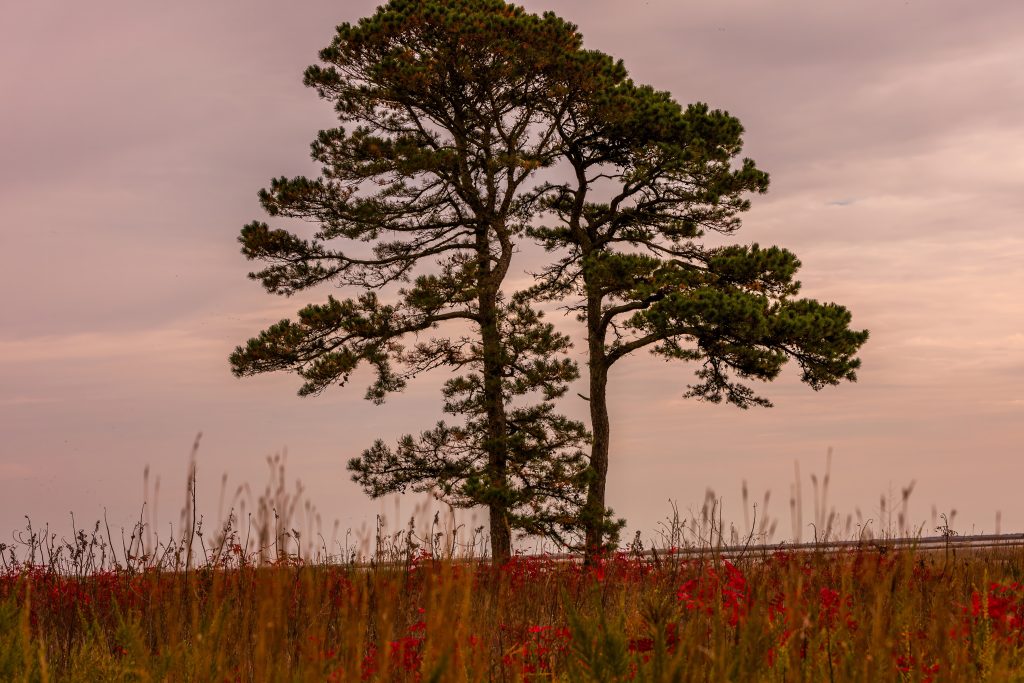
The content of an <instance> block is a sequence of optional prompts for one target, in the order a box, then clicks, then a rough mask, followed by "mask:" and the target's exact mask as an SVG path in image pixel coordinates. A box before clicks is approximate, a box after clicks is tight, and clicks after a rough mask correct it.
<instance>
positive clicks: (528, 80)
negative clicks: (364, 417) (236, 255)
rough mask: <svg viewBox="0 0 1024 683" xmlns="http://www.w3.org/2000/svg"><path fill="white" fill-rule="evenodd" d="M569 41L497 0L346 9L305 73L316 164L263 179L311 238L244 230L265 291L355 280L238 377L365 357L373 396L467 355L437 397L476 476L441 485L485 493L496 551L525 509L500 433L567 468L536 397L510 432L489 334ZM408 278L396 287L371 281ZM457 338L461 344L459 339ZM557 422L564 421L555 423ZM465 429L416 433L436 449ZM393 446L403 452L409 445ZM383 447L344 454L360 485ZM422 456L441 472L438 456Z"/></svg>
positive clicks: (497, 339) (329, 369)
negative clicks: (315, 96) (420, 337)
mask: <svg viewBox="0 0 1024 683" xmlns="http://www.w3.org/2000/svg"><path fill="white" fill-rule="evenodd" d="M580 40H581V39H580V36H579V34H578V33H577V32H576V29H575V27H574V26H572V25H571V24H568V23H566V22H564V21H562V20H560V19H559V18H557V17H555V16H554V15H552V14H545V15H544V16H536V15H532V14H528V13H526V12H525V11H523V10H522V9H521V8H518V7H515V6H512V5H508V4H506V3H504V2H502V1H501V0H391V2H389V3H387V4H386V5H384V6H382V7H381V8H379V9H378V11H377V12H376V13H375V14H374V15H372V16H370V17H368V18H364V19H362V20H360V21H359V22H358V23H356V24H354V25H353V24H342V25H341V26H339V27H338V30H337V34H336V36H335V38H334V40H333V41H332V43H331V45H330V46H329V47H327V48H326V49H324V50H323V51H322V52H321V53H320V57H321V60H322V62H323V65H321V66H311V67H310V68H309V69H308V70H307V71H306V74H305V82H306V84H307V85H309V86H312V87H314V88H315V89H316V90H317V91H318V92H319V93H320V95H321V96H322V97H323V98H325V99H327V100H329V101H331V102H332V103H334V106H335V109H336V111H337V114H338V117H339V120H340V122H341V123H342V124H343V125H348V126H349V128H341V127H339V128H336V129H333V130H326V131H322V132H321V133H320V134H319V136H318V138H317V140H316V141H315V142H314V143H313V146H312V153H313V158H314V160H315V161H317V162H318V163H319V164H321V165H322V167H323V174H322V176H321V177H319V178H315V179H309V178H304V177H299V178H292V179H287V178H279V179H276V180H274V181H273V182H272V184H271V186H270V188H269V189H268V190H264V191H262V192H261V194H260V199H261V202H262V204H263V206H264V208H265V209H266V211H267V212H268V213H269V214H270V215H271V216H280V217H287V218H298V219H304V220H307V221H311V222H313V223H314V224H315V225H316V226H317V228H316V231H315V233H314V235H313V236H312V238H311V239H309V238H304V237H302V236H300V235H297V234H294V233H292V232H289V231H287V230H284V229H281V228H277V229H271V228H270V227H269V226H268V225H267V224H266V223H264V222H259V221H258V222H254V223H251V224H250V225H247V226H246V227H245V228H244V229H243V230H242V234H241V237H240V241H241V242H242V245H243V253H244V254H245V255H246V256H247V257H248V258H250V259H257V260H262V261H265V262H267V264H268V265H267V266H266V267H265V268H263V269H262V270H259V271H257V272H255V273H252V274H251V277H253V278H255V279H257V280H259V281H260V282H262V284H263V286H264V287H265V288H266V289H267V291H269V292H271V293H276V294H284V295H291V294H295V293H297V292H299V291H302V290H306V289H309V288H311V287H315V286H316V285H319V284H321V283H333V284H336V285H350V286H355V287H359V288H362V289H364V290H366V291H365V292H364V293H363V294H362V295H360V296H358V297H357V298H354V299H348V300H344V301H339V300H336V299H334V298H328V301H327V302H326V303H324V304H319V305H311V306H308V307H306V308H304V309H302V310H301V311H299V314H298V319H297V320H296V321H289V320H284V321H281V322H280V323H278V324H276V325H273V326H271V327H270V328H268V329H267V330H265V331H264V332H262V333H261V334H260V335H259V336H258V337H256V338H254V339H252V340H250V341H249V342H248V344H247V345H245V346H244V347H239V348H238V349H237V350H236V351H235V353H234V354H233V355H232V357H231V363H232V367H233V371H234V372H235V373H236V374H237V375H240V376H241V375H250V374H255V373H260V372H268V371H274V370H291V371H295V372H297V373H298V374H299V375H300V376H302V377H303V379H304V380H305V383H304V384H303V386H302V389H301V391H300V393H301V394H313V393H317V392H319V391H322V390H323V389H324V388H326V387H328V386H330V385H331V384H343V383H344V382H345V381H346V380H347V379H348V377H349V375H350V374H351V373H352V372H353V370H354V369H355V368H356V367H357V366H359V365H360V364H361V363H367V364H370V365H371V366H373V367H374V368H375V370H376V380H375V382H374V383H373V385H372V386H371V387H370V389H369V391H368V397H369V398H371V399H373V400H376V401H382V400H383V399H384V397H385V395H386V394H387V393H388V392H391V391H396V390H400V389H401V388H402V387H403V386H404V385H405V382H406V381H407V380H408V379H409V378H410V377H412V376H414V375H416V374H417V373H419V372H421V371H423V370H425V369H429V368H432V367H437V366H441V365H448V366H450V367H457V368H463V367H464V366H465V365H466V364H467V363H468V364H469V365H470V366H471V367H470V369H471V370H472V372H471V373H470V374H468V375H466V376H465V377H464V378H463V379H462V380H460V381H459V382H462V383H461V384H460V383H459V382H456V383H455V384H450V385H449V390H448V402H449V404H450V407H451V408H452V412H455V413H458V414H462V415H464V416H465V417H466V419H467V423H466V425H464V426H463V427H462V428H461V429H464V430H465V431H466V434H467V435H468V437H467V438H468V442H469V443H471V444H472V446H471V447H472V449H473V454H472V456H466V458H465V459H463V460H460V462H463V463H464V464H465V462H468V461H472V467H471V468H470V469H472V470H473V471H474V472H475V473H476V474H474V475H472V476H469V475H467V476H466V478H465V479H464V480H460V481H461V482H462V483H460V484H458V486H456V485H455V484H454V483H453V484H452V488H451V491H452V493H453V495H456V491H461V494H464V495H467V496H471V497H472V496H475V500H477V501H478V502H482V503H484V504H486V505H487V506H488V509H489V514H490V537H491V543H492V549H493V555H494V558H495V559H497V560H500V559H502V558H504V557H507V556H508V555H509V553H510V547H511V543H510V542H511V531H512V526H513V524H519V521H522V520H519V521H517V519H518V517H517V516H519V517H521V513H522V511H523V510H524V509H526V508H527V507H529V501H527V500H525V498H524V496H525V493H524V491H526V490H528V488H529V487H527V488H525V489H524V488H523V487H522V486H520V487H519V489H518V490H519V492H518V493H513V492H512V491H513V489H515V488H516V487H515V486H513V485H512V484H510V476H512V474H511V469H510V468H513V467H521V462H520V461H521V460H522V459H523V458H525V457H526V456H525V455H524V453H523V452H517V453H513V452H512V451H511V449H513V448H519V449H520V451H527V450H529V451H532V455H531V456H530V458H532V459H533V460H536V459H537V451H538V450H543V449H545V448H551V449H553V452H555V451H559V449H561V450H564V451H565V453H567V454H568V455H567V457H568V458H569V462H568V464H567V465H566V467H567V468H568V469H571V468H572V467H573V466H574V465H573V464H572V462H571V461H572V458H573V457H575V456H574V455H571V454H572V453H573V449H572V444H571V443H570V442H572V441H573V439H576V438H577V437H579V436H580V434H579V429H578V425H574V424H569V423H564V424H563V423H559V422H558V421H557V420H555V419H554V418H553V417H552V414H551V412H550V405H549V403H550V402H549V401H547V402H542V407H541V408H538V409H537V410H539V411H540V412H539V413H538V414H536V415H534V416H533V420H534V427H533V430H534V432H533V433H532V435H531V436H529V437H528V438H526V439H525V440H524V439H523V437H521V436H516V435H515V434H521V433H523V429H524V424H519V423H523V422H524V421H526V418H527V417H529V416H525V415H523V414H521V413H518V412H515V410H512V411H511V413H510V405H509V404H510V394H514V393H516V391H517V389H516V387H517V386H518V385H516V384H515V382H517V381H518V379H517V377H518V375H519V373H520V369H519V368H517V367H516V365H515V361H516V359H517V358H518V356H517V355H516V354H515V353H510V351H509V349H508V348H507V343H506V340H505V339H503V337H502V334H503V330H502V325H503V319H505V320H510V319H512V318H514V317H516V316H519V315H520V313H521V312H520V311H518V310H513V309H511V308H507V307H506V304H503V303H502V283H503V281H504V278H505V276H506V274H507V273H508V270H509V265H510V263H511V259H512V254H513V250H514V248H515V243H516V240H517V239H518V237H519V235H520V234H521V233H522V231H523V230H524V228H525V226H526V224H527V223H528V221H529V220H530V219H531V217H532V216H533V215H534V211H535V209H536V199H537V196H536V194H535V193H532V192H530V191H528V190H529V188H528V187H527V185H526V183H527V181H528V179H529V178H530V177H531V175H532V174H533V173H534V171H535V170H536V169H538V168H541V167H544V166H548V165H550V164H551V163H552V162H553V160H554V159H555V155H556V153H557V152H558V149H559V146H560V143H559V141H558V136H557V133H556V127H557V126H556V122H557V109H558V108H557V107H555V110H556V113H555V114H554V115H553V108H552V102H553V101H555V100H557V99H558V98H559V97H560V96H562V94H564V93H565V92H566V89H565V87H564V85H563V83H564V80H565V73H566V69H565V68H564V67H565V66H566V64H567V63H572V62H574V61H576V60H578V59H579V54H580V52H579V48H580ZM338 243H340V245H339V244H338ZM335 245H337V246H335ZM410 281H411V284H409V285H406V286H404V287H403V288H402V289H401V290H400V291H399V293H398V295H397V300H395V301H393V302H392V303H384V302H382V301H381V299H380V298H379V296H378V294H377V293H376V292H377V291H379V290H381V289H382V288H384V289H385V291H388V289H387V288H388V286H389V285H392V284H393V283H405V282H410ZM442 323H448V324H451V325H454V326H455V327H454V330H455V331H454V332H453V334H454V335H456V338H443V337H442V338H439V339H435V340H432V341H430V342H423V343H420V344H418V345H416V346H415V348H413V349H412V350H408V349H407V348H406V344H407V339H408V338H409V337H410V335H415V334H418V333H421V332H423V331H426V330H430V329H433V328H435V327H436V326H438V325H440V324H442ZM538 324H539V323H538ZM466 328H468V329H469V330H470V331H469V332H467V333H465V334H466V338H465V340H464V341H458V340H459V339H461V337H458V335H461V334H462V333H463V332H464V330H465V329H466ZM524 334H526V333H524ZM526 337H529V334H526ZM524 338H525V337H524ZM559 343H560V342H559ZM460 345H463V346H465V345H470V346H472V352H471V353H468V355H462V354H460V353H459V350H458V349H456V348H455V347H457V346H460ZM556 350H557V349H556ZM467 358H469V360H467ZM544 381H545V382H549V383H551V384H552V386H554V384H556V383H557V382H558V381H559V378H558V376H557V373H556V374H555V375H554V376H551V377H547V378H546V379H545V380H544ZM510 382H511V384H510ZM527 383H529V382H528V381H527ZM468 384H472V385H473V386H472V388H469V387H468ZM545 405H547V407H543V406H545ZM510 420H511V422H510ZM563 427H564V428H565V429H566V430H567V434H568V435H569V436H566V437H565V438H561V437H556V435H555V432H556V431H557V430H558V429H561V428H563ZM513 432H515V434H513ZM573 434H575V436H572V435H573ZM461 435H462V434H461V433H458V434H455V435H454V436H452V435H451V434H448V435H445V436H444V437H443V438H442V437H441V436H439V435H438V434H434V435H433V436H432V437H429V438H433V439H435V440H439V441H444V442H445V444H446V448H447V445H450V444H451V443H452V439H455V440H456V441H457V440H458V439H457V438H456V437H457V436H461ZM425 438H427V437H425ZM403 443H408V442H403ZM563 446H564V447H565V448H562V447H563ZM442 450H443V449H442ZM399 451H400V452H402V453H404V454H408V455H409V456H410V457H412V449H410V448H404V447H403V446H400V447H399ZM438 452H440V450H439V451H438ZM449 452H450V453H451V452H454V451H449ZM378 456H379V457H378ZM388 457H390V456H387V455H385V453H384V451H383V450H382V449H381V448H380V447H375V448H374V449H371V451H369V452H368V453H367V454H365V455H364V456H363V458H361V459H359V460H358V461H357V462H356V463H354V467H355V470H356V477H357V479H358V480H359V481H361V482H362V483H363V484H364V486H366V488H367V489H368V490H369V491H370V492H371V493H375V492H379V491H384V490H389V489H390V488H395V487H397V486H399V483H400V482H401V477H398V478H397V479H396V480H395V482H394V483H392V484H385V483H384V482H383V481H382V480H381V479H380V477H382V476H384V474H385V473H384V472H383V471H382V470H380V468H377V469H374V465H373V464H372V463H381V462H383V461H385V460H386V459H387V458H388ZM460 457H461V456H460ZM455 459H456V460H459V458H455ZM460 467H461V466H460ZM467 467H468V465H467ZM456 469H458V468H456ZM462 469H463V470H465V469H466V468H462ZM434 472H435V473H436V474H437V475H438V477H441V482H442V485H447V484H446V483H445V482H446V481H447V480H446V479H444V477H445V476H448V470H444V471H441V470H436V469H435V470H434ZM556 475H557V476H556ZM458 476H459V477H462V474H460V475H458ZM516 476H518V474H517V475H516ZM567 476H568V475H566V474H565V473H564V472H557V473H555V474H551V476H550V477H548V478H549V479H550V480H551V481H554V480H556V479H559V478H561V479H563V480H565V479H566V477H567ZM569 478H571V477H569ZM563 493H564V491H562V492H560V493H559V495H562V494H563ZM461 494H459V495H461ZM538 495H540V493H538ZM519 526H522V527H523V528H527V527H528V524H526V523H525V522H523V523H522V524H519Z"/></svg>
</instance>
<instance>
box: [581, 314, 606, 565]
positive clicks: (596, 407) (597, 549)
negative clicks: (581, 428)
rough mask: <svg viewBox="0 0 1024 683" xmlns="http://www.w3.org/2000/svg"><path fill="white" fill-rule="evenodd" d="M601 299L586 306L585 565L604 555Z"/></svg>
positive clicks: (603, 398)
mask: <svg viewBox="0 0 1024 683" xmlns="http://www.w3.org/2000/svg"><path fill="white" fill-rule="evenodd" d="M600 321H601V299H600V296H599V295H591V296H590V297H589V298H588V302H587V347H588V349H587V350H588V354H587V355H588V365H589V368H590V428H591V430H592V432H593V441H592V443H591V447H590V474H591V477H590V482H589V484H588V488H587V502H586V508H585V510H584V514H583V527H584V533H585V539H586V548H585V549H586V562H587V563H588V564H589V563H591V562H593V560H594V559H595V558H596V557H597V555H599V554H600V553H602V552H603V551H604V545H605V541H606V539H605V537H604V536H605V533H604V532H605V525H604V516H605V497H604V491H605V483H606V482H607V480H608V440H609V436H610V434H611V425H610V423H609V420H608V396H607V389H608V362H607V358H606V356H605V348H604V334H603V333H602V331H601V326H600Z"/></svg>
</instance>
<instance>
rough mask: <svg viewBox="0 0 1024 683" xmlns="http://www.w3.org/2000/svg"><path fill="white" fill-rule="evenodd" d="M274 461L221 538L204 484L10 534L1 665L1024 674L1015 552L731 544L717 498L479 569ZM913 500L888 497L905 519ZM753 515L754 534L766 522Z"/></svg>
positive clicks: (448, 539) (601, 675) (457, 543)
mask: <svg viewBox="0 0 1024 683" xmlns="http://www.w3.org/2000/svg"><path fill="white" fill-rule="evenodd" d="M271 466H272V467H271V484H269V485H268V486H267V488H266V489H265V490H264V493H263V494H262V495H261V496H259V498H258V499H256V500H255V502H253V503H250V508H249V509H250V514H246V515H241V516H240V515H237V514H234V513H232V514H229V515H228V517H227V519H226V520H225V521H224V522H223V523H222V524H221V525H219V526H218V527H217V528H216V529H214V530H211V531H204V530H203V523H202V519H201V518H198V517H197V515H196V512H195V511H196V493H195V492H196V484H195V478H194V476H192V477H190V479H189V486H188V490H189V495H188V496H187V503H186V505H185V506H184V509H183V511H182V517H181V520H180V523H179V529H180V531H179V533H178V535H177V536H175V535H174V534H173V533H172V534H170V535H168V536H167V537H166V538H162V539H161V538H159V537H158V536H156V534H155V533H153V530H151V529H149V528H147V524H146V521H145V515H142V516H140V520H139V522H138V524H136V526H135V528H134V529H132V530H129V531H128V532H126V533H124V534H117V535H115V534H113V533H112V532H111V530H110V529H109V527H108V526H107V525H105V524H104V523H97V524H95V525H94V526H92V527H91V528H89V529H79V528H76V529H75V531H74V533H73V535H72V537H71V538H58V537H57V535H56V534H54V533H52V532H51V531H49V530H48V529H46V528H44V529H42V530H40V529H35V528H33V527H32V526H31V524H29V525H28V526H27V528H26V529H25V530H24V532H22V533H21V534H20V535H16V539H17V540H18V542H17V543H15V546H16V547H11V546H10V545H9V544H8V545H7V546H5V547H3V548H0V556H2V558H3V559H2V560H0V572H2V574H0V680H2V681H97V680H117V681H120V680H126V681H127V680H132V681H136V680H138V681H148V680H167V681H307V680H309V681H359V680H381V681H540V680H558V681H602V682H603V681H627V680H636V681H748V680H755V681H826V680H827V681H929V680H931V681H940V680H941V681H947V680H954V681H957V680H963V681H975V680H991V681H1010V680H1024V585H1022V584H1024V550H1021V549H1015V548H1000V549H994V550H985V551H977V550H974V551H966V550H959V551H958V550H956V549H955V548H945V549H943V550H940V551H938V552H933V551H927V550H924V549H920V548H909V549H899V550H897V549H895V548H894V547H893V546H891V545H887V543H886V542H885V540H884V539H882V540H881V541H876V542H873V543H865V544H864V545H863V546H861V547H859V548H855V549H851V550H848V551H844V552H841V553H830V552H826V551H825V549H824V547H823V546H822V547H819V548H818V549H816V550H812V551H809V552H794V551H785V550H779V551H777V552H769V551H766V550H763V549H762V550H760V551H758V552H741V553H739V554H738V556H737V555H736V554H735V553H734V554H733V555H732V556H731V557H730V559H726V557H725V556H723V555H722V554H720V553H719V552H718V548H720V546H721V545H722V543H727V542H729V541H730V540H735V539H734V538H732V537H733V536H734V534H735V533H736V531H735V530H729V531H726V530H725V529H724V528H723V524H722V521H721V519H722V517H721V510H720V507H718V505H717V502H716V498H715V496H714V495H713V494H710V493H709V495H708V497H707V499H706V500H705V504H704V507H703V508H702V510H701V511H700V512H698V513H696V514H691V515H689V516H688V517H687V518H686V519H681V518H680V516H679V514H678V511H674V513H673V516H672V517H671V518H670V519H669V520H667V521H666V523H665V524H664V525H662V527H661V529H660V533H659V534H658V538H657V539H656V543H655V547H654V548H653V549H652V548H651V547H650V542H648V544H647V546H648V547H644V544H642V543H640V541H639V538H638V539H635V540H634V543H633V544H632V547H631V549H630V550H629V551H625V552H622V553H619V554H616V555H613V556H610V557H608V558H606V560H604V561H602V562H599V563H596V564H594V565H593V566H586V567H585V566H583V565H581V564H579V563H576V562H572V561H562V560H557V559H554V558H551V557H544V556H541V557H529V558H527V557H521V558H515V559H513V560H512V561H511V562H509V563H508V564H507V565H505V566H501V567H494V566H491V565H490V564H489V563H486V562H476V561H474V558H475V557H480V556H485V555H486V548H485V546H484V545H483V540H482V539H480V538H479V536H478V534H476V533H474V530H468V531H467V530H465V529H462V530H459V529H458V528H457V527H455V525H454V524H451V523H449V524H447V525H446V524H444V522H443V520H440V519H439V517H434V518H433V520H432V521H431V520H429V518H428V519H427V520H425V521H426V522H427V524H426V525H425V527H424V528H423V529H419V530H417V529H416V528H415V525H410V527H408V528H406V529H403V530H398V531H392V532H386V530H385V529H384V528H383V527H382V526H381V525H378V527H377V529H376V530H374V531H373V532H372V534H371V535H370V536H372V537H367V538H363V539H362V540H361V541H360V542H359V543H357V544H355V546H357V547H354V548H353V549H351V551H349V549H347V548H346V550H345V551H343V552H335V553H331V552H330V551H329V547H328V544H327V543H326V542H324V541H322V540H318V541H313V540H312V538H313V537H314V536H318V535H317V534H314V533H310V532H308V531H307V532H306V533H305V534H303V533H302V532H301V531H300V530H299V529H298V528H297V527H298V525H297V524H296V523H295V518H294V516H295V515H296V514H297V511H300V510H303V509H304V510H305V519H306V520H309V519H310V518H311V515H310V514H309V513H310V510H309V508H308V506H306V507H305V508H304V506H303V504H302V502H301V490H295V491H290V490H288V489H287V488H286V487H285V486H284V485H283V481H284V472H283V468H282V463H281V462H280V461H273V460H272V461H271ZM192 471H194V470H192ZM814 484H815V512H814V526H815V529H816V530H817V534H818V539H819V540H821V539H822V538H823V537H824V538H833V537H836V536H837V535H839V534H840V533H841V532H842V529H839V527H842V526H843V525H841V524H839V523H838V522H836V520H838V519H839V518H838V516H837V515H835V513H834V511H832V510H830V508H829V507H828V505H827V501H826V495H827V486H828V481H827V475H826V477H825V478H823V479H822V485H821V486H820V487H819V486H818V485H817V481H816V480H814ZM908 488H909V487H908ZM908 496H909V490H908V489H904V492H903V494H902V503H898V504H897V505H895V506H893V505H890V506H889V510H897V513H896V514H897V521H898V522H900V524H901V526H906V525H905V523H904V522H903V521H901V520H905V519H906V518H907V515H906V499H907V497H908ZM765 503H767V501H765ZM232 507H234V506H233V505H232ZM764 507H766V505H765V506H762V513H761V516H760V517H758V516H756V515H755V516H754V517H753V519H752V520H750V519H748V520H747V522H746V523H747V524H749V525H750V526H749V530H748V532H747V533H746V534H745V535H746V536H747V538H749V539H753V538H755V537H758V536H760V537H762V538H763V537H765V536H768V535H769V530H770V528H771V527H772V526H774V524H776V522H773V521H770V520H769V518H768V517H767V516H766V515H765V514H764V512H763V510H764ZM240 518H241V519H242V520H244V524H240V523H239V521H238V520H239V519H240ZM848 519H849V518H848ZM851 526H852V522H849V521H848V522H847V524H846V525H845V527H846V531H849V529H850V528H851ZM837 529H838V530H837ZM946 531H947V532H949V529H948V526H946ZM460 534H461V535H460ZM855 535H856V536H859V537H863V536H864V535H865V534H864V527H863V525H862V526H861V528H860V529H858V530H857V533H856V534H855ZM319 539H322V537H319ZM339 547H340V546H339ZM652 550H653V552H651V551H652ZM682 550H685V551H686V552H681V551H682Z"/></svg>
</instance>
